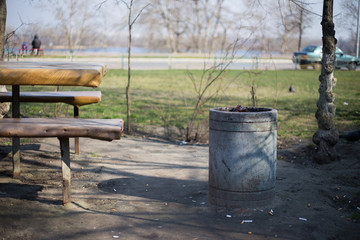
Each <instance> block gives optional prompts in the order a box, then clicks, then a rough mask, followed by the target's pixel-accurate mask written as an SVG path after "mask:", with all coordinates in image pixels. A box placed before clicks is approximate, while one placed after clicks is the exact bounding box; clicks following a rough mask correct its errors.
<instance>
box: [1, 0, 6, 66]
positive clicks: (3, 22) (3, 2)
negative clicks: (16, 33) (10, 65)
mask: <svg viewBox="0 0 360 240" xmlns="http://www.w3.org/2000/svg"><path fill="white" fill-rule="evenodd" d="M6 15H7V10H6V0H0V38H1V41H0V51H1V56H0V61H4V39H5V28H6Z"/></svg>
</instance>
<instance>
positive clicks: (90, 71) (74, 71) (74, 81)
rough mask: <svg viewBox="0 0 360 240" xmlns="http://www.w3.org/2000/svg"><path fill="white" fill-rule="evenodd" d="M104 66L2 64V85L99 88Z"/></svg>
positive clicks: (34, 63)
mask: <svg viewBox="0 0 360 240" xmlns="http://www.w3.org/2000/svg"><path fill="white" fill-rule="evenodd" d="M105 72H106V68H105V65H102V64H89V63H55V62H51V63H45V62H0V85H55V86H84V87H98V86H99V85H100V83H101V78H102V77H103V76H104V75H105Z"/></svg>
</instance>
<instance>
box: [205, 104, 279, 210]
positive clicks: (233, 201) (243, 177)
mask: <svg viewBox="0 0 360 240" xmlns="http://www.w3.org/2000/svg"><path fill="white" fill-rule="evenodd" d="M209 118H210V122H209V125H210V126H209V128H210V135H209V201H210V203H212V204H214V205H217V206H225V207H254V206H265V205H267V204H269V203H270V202H271V200H272V199H273V197H274V195H275V181H276V137H277V111H276V110H274V109H270V108H249V111H247V112H230V111H229V108H213V109H210V116H209Z"/></svg>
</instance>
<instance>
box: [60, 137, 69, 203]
mask: <svg viewBox="0 0 360 240" xmlns="http://www.w3.org/2000/svg"><path fill="white" fill-rule="evenodd" d="M59 141H60V150H61V169H62V181H63V203H64V205H66V204H69V203H71V168H70V146H69V138H59Z"/></svg>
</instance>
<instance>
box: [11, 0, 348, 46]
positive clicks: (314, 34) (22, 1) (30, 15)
mask: <svg viewBox="0 0 360 240" xmlns="http://www.w3.org/2000/svg"><path fill="white" fill-rule="evenodd" d="M92 1H94V0H92ZM231 1H236V0H231ZM340 1H342V0H334V16H336V15H338V14H339V13H341V9H340V7H339V4H340ZM33 2H34V1H31V0H7V1H6V4H7V20H6V23H7V25H8V26H12V27H17V26H19V25H20V24H21V20H22V21H23V22H31V23H40V24H41V23H46V22H49V21H54V20H53V19H54V18H53V16H52V14H51V13H49V12H46V11H44V9H40V8H36V4H34V3H33ZM35 2H37V1H35ZM95 2H101V1H100V0H95ZM312 2H313V3H314V4H313V5H312V9H311V10H312V11H313V12H314V13H316V14H318V15H321V14H322V5H323V2H322V0H313V1H312ZM20 19H21V20H20ZM316 21H317V22H316ZM320 22H321V18H320V17H316V18H315V19H314V21H313V24H312V26H311V27H310V28H308V29H306V30H305V33H304V35H305V37H307V38H310V39H319V38H320V39H321V35H322V30H321V25H320ZM335 29H336V25H335Z"/></svg>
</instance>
